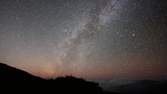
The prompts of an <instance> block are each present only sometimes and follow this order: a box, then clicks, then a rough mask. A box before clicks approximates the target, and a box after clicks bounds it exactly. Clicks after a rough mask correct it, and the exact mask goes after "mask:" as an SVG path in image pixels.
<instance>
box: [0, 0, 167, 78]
mask: <svg viewBox="0 0 167 94" xmlns="http://www.w3.org/2000/svg"><path fill="white" fill-rule="evenodd" d="M0 62H3V63H5V64H8V65H11V66H15V67H17V68H19V69H22V70H25V71H27V72H29V73H32V74H34V75H37V76H40V77H44V78H48V77H51V78H54V77H57V76H63V75H74V76H77V77H83V78H86V79H112V78H128V79H159V78H167V3H166V0H0Z"/></svg>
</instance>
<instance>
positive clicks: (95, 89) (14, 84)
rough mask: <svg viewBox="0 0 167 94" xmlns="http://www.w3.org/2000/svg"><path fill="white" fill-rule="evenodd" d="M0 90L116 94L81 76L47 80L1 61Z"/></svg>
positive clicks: (50, 93)
mask: <svg viewBox="0 0 167 94" xmlns="http://www.w3.org/2000/svg"><path fill="white" fill-rule="evenodd" d="M0 90H1V91H2V90H4V91H5V92H6V93H7V92H15V93H16V92H18V93H23V94H24V93H42V94H43V93H45V94H64V93H65V94H118V93H114V92H106V91H103V90H102V88H101V87H99V84H98V83H95V82H91V81H86V80H84V79H81V78H75V77H72V76H66V77H58V78H56V79H50V80H47V79H42V78H39V77H36V76H33V75H31V74H29V73H27V72H24V71H22V70H19V69H16V68H13V67H10V66H8V65H5V64H1V63H0ZM6 93H4V94H6Z"/></svg>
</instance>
